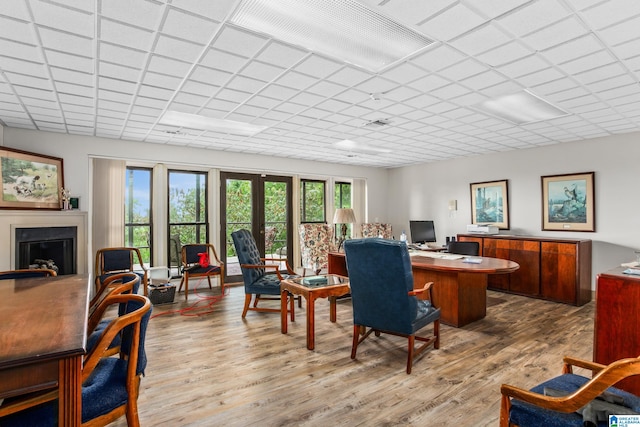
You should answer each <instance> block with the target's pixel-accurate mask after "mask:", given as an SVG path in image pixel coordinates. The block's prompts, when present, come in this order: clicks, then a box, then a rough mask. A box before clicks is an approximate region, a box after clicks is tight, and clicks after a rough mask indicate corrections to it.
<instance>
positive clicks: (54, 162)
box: [0, 147, 64, 210]
mask: <svg viewBox="0 0 640 427" xmlns="http://www.w3.org/2000/svg"><path fill="white" fill-rule="evenodd" d="M0 170H1V171H2V188H1V189H0V191H2V194H1V197H0V209H51V210H55V209H60V207H61V200H60V193H59V189H60V188H63V187H64V179H63V178H64V173H63V170H62V159H61V158H59V157H52V156H46V155H43V154H36V153H30V152H27V151H22V150H16V149H13V148H6V147H1V148H0Z"/></svg>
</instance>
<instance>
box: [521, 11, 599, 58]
mask: <svg viewBox="0 0 640 427" xmlns="http://www.w3.org/2000/svg"><path fill="white" fill-rule="evenodd" d="M587 32H588V29H587V28H585V26H584V25H582V23H581V22H580V21H579V20H578V19H576V18H574V17H568V18H566V19H563V20H562V21H560V22H557V23H555V24H552V25H550V26H548V27H546V28H543V29H541V30H539V31H536V32H534V33H531V34H529V35H528V36H526V37H524V38H523V41H524V42H525V43H527V44H528V45H529V46H531V47H532V48H533V49H534V50H545V49H548V48H550V47H552V46H556V45H559V44H562V43H565V42H568V41H570V40H572V39H577V38H579V37H582V36H584V35H586V34H587Z"/></svg>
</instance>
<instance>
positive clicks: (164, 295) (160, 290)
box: [149, 283, 176, 304]
mask: <svg viewBox="0 0 640 427" xmlns="http://www.w3.org/2000/svg"><path fill="white" fill-rule="evenodd" d="M175 296H176V285H172V284H171V283H162V284H159V285H154V284H151V285H149V299H150V300H151V303H152V304H172V303H173V299H174V298H175Z"/></svg>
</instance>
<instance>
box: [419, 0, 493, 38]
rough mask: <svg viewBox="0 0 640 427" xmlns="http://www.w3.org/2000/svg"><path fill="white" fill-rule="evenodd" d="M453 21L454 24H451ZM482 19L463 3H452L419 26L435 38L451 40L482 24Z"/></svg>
mask: <svg viewBox="0 0 640 427" xmlns="http://www.w3.org/2000/svg"><path fill="white" fill-rule="evenodd" d="M452 22H455V23H456V25H451V23H452ZM483 22H484V19H483V18H482V17H481V16H479V15H478V14H477V13H475V12H474V11H473V10H471V9H469V8H468V7H466V6H465V5H463V4H460V3H458V4H454V5H453V6H452V7H450V8H448V9H446V10H444V11H443V12H441V13H439V14H438V15H436V16H434V17H433V18H430V19H428V20H427V21H426V22H424V23H422V24H421V25H420V27H421V28H422V29H423V31H425V33H426V34H428V35H429V36H431V37H434V38H435V39H437V40H442V41H446V40H451V39H452V38H454V37H455V36H458V35H460V34H463V33H465V32H467V31H469V30H470V29H472V28H474V27H477V26H478V25H480V24H482V23H483Z"/></svg>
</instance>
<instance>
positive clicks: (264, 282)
mask: <svg viewBox="0 0 640 427" xmlns="http://www.w3.org/2000/svg"><path fill="white" fill-rule="evenodd" d="M231 238H232V239H233V244H234V246H235V248H236V254H237V255H238V261H239V262H240V268H241V269H242V279H243V281H244V293H245V298H244V309H243V311H242V317H243V318H244V317H245V316H246V315H247V311H248V310H253V311H263V312H278V313H280V308H277V309H276V308H264V307H258V302H259V301H260V300H261V299H262V300H274V299H277V300H280V281H281V280H284V279H286V278H292V277H297V275H296V274H295V272H294V271H293V270H292V269H291V268H290V267H289V265H288V264H287V273H286V274H282V273H281V272H280V262H282V260H280V259H271V258H261V257H260V252H259V251H258V247H257V245H256V241H255V239H254V238H253V235H252V234H251V232H250V231H249V230H244V229H242V230H238V231H234V232H233V233H231ZM266 261H275V262H276V263H274V264H266V263H265V262H266ZM267 270H272V271H273V274H268V273H267ZM265 295H268V296H267V297H265ZM254 296H255V300H254V302H253V305H252V304H251V300H252V299H253V297H254ZM289 299H290V301H289V305H290V309H289V310H290V313H291V320H292V321H293V320H294V318H295V313H294V304H293V303H294V298H293V297H292V296H289ZM278 307H280V306H278Z"/></svg>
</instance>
